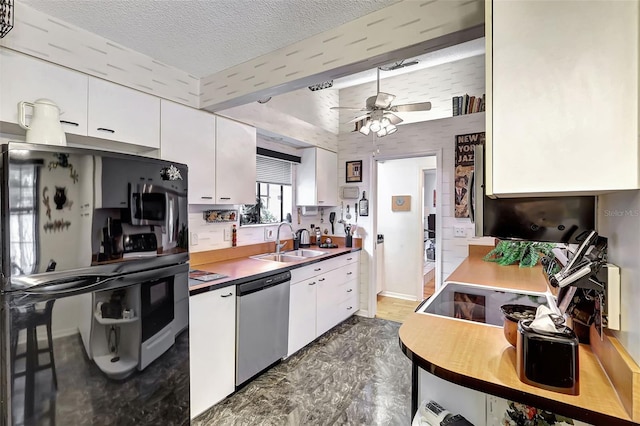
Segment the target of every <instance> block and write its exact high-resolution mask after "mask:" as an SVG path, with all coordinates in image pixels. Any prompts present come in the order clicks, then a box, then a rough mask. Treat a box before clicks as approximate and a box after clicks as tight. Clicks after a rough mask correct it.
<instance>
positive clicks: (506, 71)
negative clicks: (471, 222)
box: [486, 0, 640, 196]
mask: <svg viewBox="0 0 640 426" xmlns="http://www.w3.org/2000/svg"><path fill="white" fill-rule="evenodd" d="M486 7H487V17H486V23H487V24H486V25H487V28H486V35H487V55H486V60H487V95H488V96H487V99H488V104H487V192H488V193H489V194H491V193H493V194H495V195H497V196H509V195H532V196H533V195H553V194H557V193H559V192H564V193H576V194H577V193H583V194H596V193H600V192H605V191H611V190H623V189H637V188H639V171H640V167H639V166H640V164H639V155H638V147H639V133H638V121H639V111H638V99H639V97H638V51H639V41H638V40H639V37H638V22H639V15H640V12H639V9H640V3H639V2H637V1H591V2H571V1H556V2H547V1H545V2H541V1H504V0H501V1H495V0H494V1H492V2H491V1H488V2H486Z"/></svg>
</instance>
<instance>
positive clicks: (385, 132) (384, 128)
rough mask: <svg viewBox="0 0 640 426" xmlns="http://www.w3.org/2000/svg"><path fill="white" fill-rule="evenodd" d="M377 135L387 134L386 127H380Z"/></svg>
mask: <svg viewBox="0 0 640 426" xmlns="http://www.w3.org/2000/svg"><path fill="white" fill-rule="evenodd" d="M377 135H378V137H379V138H381V137H384V136H387V128H386V127H383V128H382V129H380V130H379V131H378V133H377Z"/></svg>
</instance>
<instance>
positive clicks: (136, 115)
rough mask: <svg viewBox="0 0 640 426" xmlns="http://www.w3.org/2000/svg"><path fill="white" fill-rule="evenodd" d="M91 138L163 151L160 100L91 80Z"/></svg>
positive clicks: (96, 79)
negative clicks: (161, 146) (161, 149)
mask: <svg viewBox="0 0 640 426" xmlns="http://www.w3.org/2000/svg"><path fill="white" fill-rule="evenodd" d="M88 104H89V118H88V130H87V134H88V136H91V137H96V138H101V139H108V140H113V141H118V142H125V143H129V144H134V145H138V146H143V147H148V148H150V149H158V148H160V98H157V97H155V96H151V95H147V94H146V93H142V92H138V91H136V90H133V89H129V88H127V87H124V86H120V85H118V84H114V83H109V82H107V81H104V80H100V79H98V78H94V77H89V102H88Z"/></svg>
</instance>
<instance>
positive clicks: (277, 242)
mask: <svg viewBox="0 0 640 426" xmlns="http://www.w3.org/2000/svg"><path fill="white" fill-rule="evenodd" d="M282 225H287V226H288V227H289V229H291V235H292V236H293V238H294V239H295V238H296V233H295V231H294V230H293V226H291V224H290V223H289V222H281V223H280V224H279V225H278V232H277V233H276V254H280V249H281V248H282V247H284V246H285V244H287V243H282V244H280V228H282Z"/></svg>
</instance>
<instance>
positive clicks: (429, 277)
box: [422, 169, 438, 299]
mask: <svg viewBox="0 0 640 426" xmlns="http://www.w3.org/2000/svg"><path fill="white" fill-rule="evenodd" d="M423 179H424V180H423V190H424V193H423V199H424V203H423V204H424V210H423V216H422V217H423V223H424V230H423V232H424V252H423V253H424V263H423V265H424V267H423V271H422V272H423V279H422V283H423V294H422V297H423V299H426V298H428V297H431V295H432V294H433V293H435V290H436V221H437V214H436V203H437V199H438V197H437V191H436V170H435V169H432V170H424V172H423Z"/></svg>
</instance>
